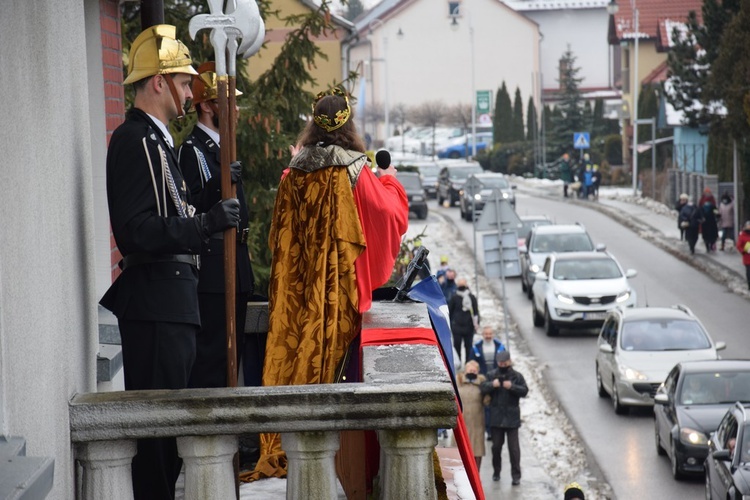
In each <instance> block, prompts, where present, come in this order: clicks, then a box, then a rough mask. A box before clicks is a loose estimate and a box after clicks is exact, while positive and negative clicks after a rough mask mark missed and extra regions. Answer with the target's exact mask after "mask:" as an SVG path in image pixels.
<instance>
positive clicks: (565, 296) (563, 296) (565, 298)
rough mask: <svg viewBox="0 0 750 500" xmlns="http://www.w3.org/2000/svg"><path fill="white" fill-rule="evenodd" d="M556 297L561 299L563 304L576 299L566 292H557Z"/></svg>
mask: <svg viewBox="0 0 750 500" xmlns="http://www.w3.org/2000/svg"><path fill="white" fill-rule="evenodd" d="M555 297H557V300H559V301H560V302H562V303H563V304H573V303H575V300H573V297H571V296H570V295H568V294H565V293H560V292H555Z"/></svg>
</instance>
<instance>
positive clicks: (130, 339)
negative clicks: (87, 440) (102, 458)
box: [101, 25, 239, 500]
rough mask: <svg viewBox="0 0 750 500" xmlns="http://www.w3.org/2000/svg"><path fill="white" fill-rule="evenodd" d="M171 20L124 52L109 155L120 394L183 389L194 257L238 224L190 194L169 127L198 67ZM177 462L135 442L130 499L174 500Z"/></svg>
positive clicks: (190, 339)
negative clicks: (119, 113) (120, 104)
mask: <svg viewBox="0 0 750 500" xmlns="http://www.w3.org/2000/svg"><path fill="white" fill-rule="evenodd" d="M175 32H176V29H175V27H174V26H169V25H157V26H151V27H149V28H147V29H145V30H144V31H143V32H142V33H141V34H140V35H138V37H137V38H136V39H135V41H134V42H133V44H132V46H131V48H130V60H129V62H128V76H127V78H126V79H125V81H124V83H125V84H131V83H132V84H133V87H134V90H135V101H134V106H133V109H131V110H130V111H128V113H127V115H126V118H125V122H124V123H123V124H122V125H120V126H119V127H118V128H117V130H115V132H114V133H113V134H112V138H111V140H110V143H109V149H108V151H107V199H108V204H109V216H110V224H111V227H112V233H113V235H114V238H115V242H116V243H117V247H118V249H119V251H120V253H121V254H122V256H123V259H122V261H120V267H121V268H122V274H121V275H120V276H119V277H118V278H117V279H116V280H115V282H114V283H113V284H112V286H111V287H110V289H109V290H108V291H107V292H106V294H105V295H104V297H103V298H102V300H101V304H102V305H103V306H104V307H106V308H107V309H109V310H110V311H112V312H113V313H114V314H115V316H117V319H118V325H119V328H120V336H121V338H122V359H123V368H124V376H125V389H126V390H143V389H182V388H185V387H187V385H188V378H189V376H190V370H191V369H192V365H193V361H194V359H195V338H196V334H197V333H198V330H199V328H200V314H199V311H198V257H197V255H196V254H198V253H199V252H200V248H201V244H202V243H203V242H204V241H208V239H209V236H210V235H212V234H214V233H216V232H218V231H222V230H224V229H227V228H230V227H236V226H237V223H238V221H239V202H238V201H237V200H226V201H224V202H219V203H217V204H216V205H215V206H213V207H211V209H210V210H209V211H208V212H207V213H204V214H195V212H194V209H193V207H192V206H191V205H189V204H188V203H187V201H188V192H187V187H186V184H185V181H184V179H183V176H182V174H181V173H180V169H179V165H178V162H177V155H176V153H175V151H174V149H173V144H172V140H173V139H172V137H171V135H170V134H169V129H168V128H167V124H168V123H169V121H170V120H173V119H175V118H178V117H181V116H183V115H184V110H183V108H184V104H185V101H186V100H187V99H190V98H191V97H192V93H191V89H190V83H191V80H192V75H194V74H196V71H195V70H194V69H193V67H192V66H191V64H192V61H191V59H190V53H189V52H188V50H187V48H186V47H185V45H183V44H182V42H180V41H179V40H177V39H176V37H175ZM180 467H181V460H180V459H179V456H178V455H177V447H176V441H175V439H145V440H139V441H138V452H137V455H136V456H135V458H134V459H133V465H132V473H133V493H134V498H135V499H136V500H141V499H159V500H162V499H169V500H172V499H174V491H175V481H176V480H177V476H178V475H179V472H180Z"/></svg>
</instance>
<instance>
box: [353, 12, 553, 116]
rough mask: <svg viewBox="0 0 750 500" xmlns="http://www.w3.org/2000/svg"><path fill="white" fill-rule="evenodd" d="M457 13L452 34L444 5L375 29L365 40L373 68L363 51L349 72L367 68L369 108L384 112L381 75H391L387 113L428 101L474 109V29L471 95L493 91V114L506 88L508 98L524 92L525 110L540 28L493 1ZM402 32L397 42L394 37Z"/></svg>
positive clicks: (364, 48) (356, 51)
mask: <svg viewBox="0 0 750 500" xmlns="http://www.w3.org/2000/svg"><path fill="white" fill-rule="evenodd" d="M462 9H463V11H464V12H463V15H462V16H461V17H460V18H458V20H457V21H458V27H457V29H455V30H453V29H452V28H451V19H450V18H449V16H448V5H447V2H435V1H432V0H418V1H415V2H412V3H410V4H408V5H406V6H405V8H403V10H401V11H399V12H398V13H396V14H395V15H394V16H393V17H390V18H389V19H387V20H386V21H385V22H382V23H373V24H372V28H373V29H372V34H371V35H370V36H369V40H370V42H371V43H372V57H373V60H374V61H373V63H372V65H371V64H370V60H369V59H370V53H369V51H370V47H369V45H368V44H367V43H363V44H360V45H358V46H356V47H354V48H352V50H351V53H350V62H349V67H350V68H351V69H355V68H356V67H357V66H358V65H361V66H360V67H363V68H364V67H365V63H366V65H367V66H372V71H369V72H368V73H369V74H368V76H370V75H371V78H372V81H371V82H368V88H367V91H366V100H367V101H368V103H370V102H375V103H380V104H381V105H382V104H384V101H385V86H386V82H385V77H384V72H387V75H388V82H387V86H388V101H389V109H393V107H394V106H395V105H397V104H404V105H406V106H413V105H418V104H420V103H424V102H428V101H442V102H444V103H445V104H446V105H455V104H460V103H463V104H470V103H472V102H473V96H472V93H471V68H472V64H471V55H472V44H471V36H470V34H469V26H470V25H473V28H474V37H473V38H474V43H473V47H474V49H473V53H474V78H475V89H476V90H491V91H492V95H493V109H494V96H495V94H496V93H497V90H498V89H499V88H500V87H501V86H502V83H503V81H505V83H506V85H507V87H508V91H509V92H510V94H511V98H512V96H513V95H514V94H515V91H516V87H519V88H520V89H521V97H522V98H523V102H524V110H525V109H526V103H527V101H528V98H529V96H532V95H534V93H533V86H532V85H533V84H532V75H533V74H534V73H535V72H537V71H538V68H539V66H538V61H539V50H538V48H539V46H538V44H539V31H538V27H537V25H536V24H535V23H534V22H533V21H531V20H529V19H528V18H525V17H524V16H522V15H521V14H518V13H516V12H514V11H513V10H512V9H510V8H509V7H507V6H505V5H503V4H501V3H499V2H497V1H496V0H472V1H471V2H464V4H463V7H462ZM399 29H400V30H401V31H402V33H403V36H402V37H399V36H397V33H398V31H399ZM362 37H364V35H362ZM386 38H387V52H386V51H385V50H384V49H385V45H386V44H385V43H384V41H385V39H386ZM378 59H382V60H384V61H386V62H385V63H383V62H382V61H377V60H378ZM385 65H387V68H386V67H385ZM345 69H346V68H345ZM368 105H369V104H368ZM537 109H539V105H538V101H537Z"/></svg>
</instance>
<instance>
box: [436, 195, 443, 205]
mask: <svg viewBox="0 0 750 500" xmlns="http://www.w3.org/2000/svg"><path fill="white" fill-rule="evenodd" d="M437 201H438V205H440V206H442V205H443V202H444V201H445V198H443V197H442V196H441V195H439V194H438V195H437Z"/></svg>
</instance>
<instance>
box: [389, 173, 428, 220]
mask: <svg viewBox="0 0 750 500" xmlns="http://www.w3.org/2000/svg"><path fill="white" fill-rule="evenodd" d="M396 178H397V179H398V180H399V182H400V183H401V185H402V186H404V190H405V191H406V197H407V198H408V199H409V212H414V214H415V215H416V216H417V219H426V218H427V195H426V194H425V192H424V188H423V187H422V181H421V179H420V178H419V174H418V173H417V172H399V173H398V176H397V177H396Z"/></svg>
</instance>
